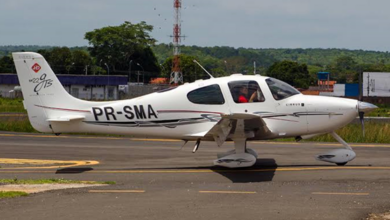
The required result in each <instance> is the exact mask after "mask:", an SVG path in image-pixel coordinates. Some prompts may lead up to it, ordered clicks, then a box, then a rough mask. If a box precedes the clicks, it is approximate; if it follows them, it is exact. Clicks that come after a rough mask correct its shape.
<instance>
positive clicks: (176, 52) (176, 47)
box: [170, 0, 183, 85]
mask: <svg viewBox="0 0 390 220" xmlns="http://www.w3.org/2000/svg"><path fill="white" fill-rule="evenodd" d="M181 1H182V0H174V4H173V6H174V9H175V24H174V25H173V36H171V37H172V38H173V56H174V57H173V63H172V72H171V79H170V83H173V84H175V85H178V84H179V83H183V74H182V72H181V69H180V42H181V38H182V37H183V36H182V35H181V12H180V10H181Z"/></svg>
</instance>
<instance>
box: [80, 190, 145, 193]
mask: <svg viewBox="0 0 390 220" xmlns="http://www.w3.org/2000/svg"><path fill="white" fill-rule="evenodd" d="M88 192H90V193H144V192H145V190H89V191H88Z"/></svg>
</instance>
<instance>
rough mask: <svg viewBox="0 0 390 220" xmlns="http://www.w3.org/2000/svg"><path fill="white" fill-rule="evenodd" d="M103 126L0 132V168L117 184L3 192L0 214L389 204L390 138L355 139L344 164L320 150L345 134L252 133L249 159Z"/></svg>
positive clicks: (283, 210)
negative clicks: (228, 163) (224, 159)
mask: <svg viewBox="0 0 390 220" xmlns="http://www.w3.org/2000/svg"><path fill="white" fill-rule="evenodd" d="M182 143H183V142H181V141H174V140H156V139H153V140H144V139H134V138H133V139H131V138H116V137H97V136H69V135H62V136H59V137H57V136H54V135H44V134H21V133H0V166H1V168H0V178H18V179H39V178H64V179H73V180H85V181H116V183H117V184H115V185H110V186H104V187H94V188H83V189H68V190H61V191H50V192H45V193H38V194H31V195H30V196H28V197H23V198H16V199H2V200H0V213H1V215H0V219H71V218H73V219H110V218H111V219H118V218H123V219H233V218H237V219H362V218H364V217H365V216H367V215H368V213H371V212H386V211H388V210H390V145H386V144H352V147H353V148H354V150H355V151H356V153H357V158H356V159H355V160H354V161H352V162H350V163H348V164H347V165H346V166H344V167H338V166H335V165H333V164H327V163H324V162H320V161H316V160H315V159H314V156H315V155H317V154H319V153H323V152H326V151H328V150H331V149H336V148H340V147H341V145H339V144H337V143H284V142H251V143H249V144H248V147H250V148H253V149H254V150H256V151H257V152H258V153H259V159H258V161H257V163H256V165H255V166H254V167H252V168H247V169H233V170H230V169H224V168H220V167H215V166H212V161H213V160H214V159H215V158H216V154H217V153H222V152H225V151H228V150H230V149H233V145H232V143H226V144H224V146H223V147H222V148H218V147H217V146H216V145H215V144H214V143H211V142H205V143H201V146H200V148H199V150H198V152H196V153H195V154H193V153H192V152H191V151H192V147H193V144H194V143H188V144H187V145H186V146H185V147H184V148H183V149H180V147H181V145H182Z"/></svg>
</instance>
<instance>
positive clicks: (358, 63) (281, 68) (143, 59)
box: [0, 21, 390, 88]
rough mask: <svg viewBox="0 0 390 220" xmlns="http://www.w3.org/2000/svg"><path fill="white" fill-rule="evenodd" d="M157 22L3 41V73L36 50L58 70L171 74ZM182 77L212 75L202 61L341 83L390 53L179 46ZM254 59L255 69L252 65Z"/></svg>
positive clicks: (299, 82) (384, 63)
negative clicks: (64, 42) (78, 40)
mask: <svg viewBox="0 0 390 220" xmlns="http://www.w3.org/2000/svg"><path fill="white" fill-rule="evenodd" d="M152 31H153V26H151V25H148V24H147V23H146V22H140V23H136V24H133V23H131V22H127V21H126V22H124V23H123V24H121V25H118V26H108V27H103V28H100V29H95V30H92V31H89V32H87V33H86V34H85V36H84V37H85V39H86V40H87V41H88V42H89V46H88V47H72V48H68V47H48V46H31V45H30V46H0V73H13V72H15V67H14V65H13V61H12V57H11V56H10V54H11V52H15V51H37V52H38V53H40V54H42V55H43V56H44V57H45V58H46V60H47V61H48V62H49V64H50V66H51V67H52V69H53V70H54V72H55V73H56V74H88V75H90V74H94V75H101V74H110V75H129V76H130V77H131V78H130V79H131V81H132V82H134V81H136V78H137V75H139V74H142V75H143V77H145V82H148V81H149V80H150V78H154V77H169V76H170V73H171V68H172V60H173V57H172V51H173V47H172V44H156V40H155V39H154V38H153V37H152V36H151V33H152ZM181 52H182V55H181V65H180V66H181V70H182V72H183V76H184V81H185V82H192V81H194V80H196V79H205V78H208V76H207V74H205V73H204V71H203V70H202V69H201V68H200V67H199V66H198V65H196V64H195V63H194V62H193V60H198V61H199V62H200V63H201V64H202V65H203V66H204V67H205V68H206V69H207V70H209V71H210V72H211V73H212V74H213V75H214V76H215V77H218V76H227V75H230V74H232V73H243V74H253V73H254V72H256V73H259V74H261V75H268V76H272V77H275V78H278V79H281V80H283V81H286V82H288V83H290V84H292V85H294V86H295V87H298V88H307V87H308V86H310V85H314V84H315V83H316V73H317V72H320V71H326V72H330V73H331V78H332V79H334V80H337V81H338V82H339V83H345V82H357V81H358V76H359V73H360V72H363V71H376V72H390V53H388V52H376V51H363V50H346V49H253V48H233V47H199V46H183V47H181ZM254 63H256V70H255V69H254Z"/></svg>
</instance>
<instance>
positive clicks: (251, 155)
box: [214, 119, 257, 168]
mask: <svg viewBox="0 0 390 220" xmlns="http://www.w3.org/2000/svg"><path fill="white" fill-rule="evenodd" d="M253 136H254V134H253V132H245V130H244V120H243V119H238V120H237V124H236V131H235V132H234V135H233V137H231V139H232V140H233V141H234V148H235V149H234V150H231V151H228V152H226V153H223V154H219V155H218V159H217V160H214V165H218V166H223V167H228V168H239V167H251V166H253V165H254V164H255V163H256V160H257V153H256V152H255V151H254V150H252V149H249V148H246V140H247V138H251V137H253Z"/></svg>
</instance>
